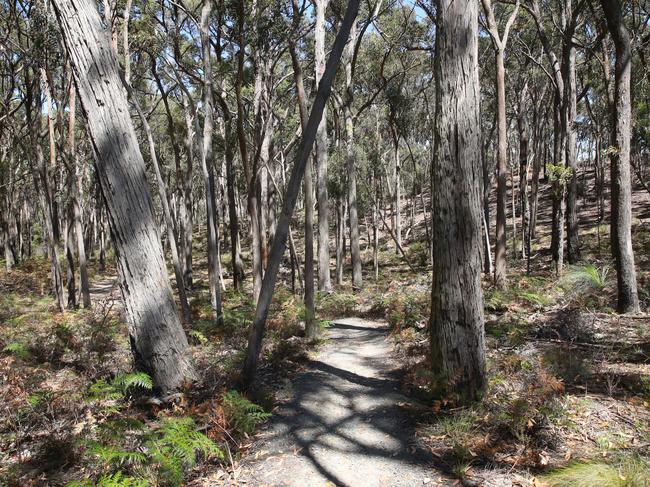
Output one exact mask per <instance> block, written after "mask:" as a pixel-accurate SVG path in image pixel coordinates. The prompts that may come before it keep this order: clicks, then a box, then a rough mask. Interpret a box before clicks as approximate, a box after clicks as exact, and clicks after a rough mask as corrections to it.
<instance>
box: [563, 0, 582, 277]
mask: <svg viewBox="0 0 650 487" xmlns="http://www.w3.org/2000/svg"><path fill="white" fill-rule="evenodd" d="M564 16H565V17H566V19H567V20H566V22H567V25H566V27H565V29H564V31H565V33H564V37H565V38H564V49H563V53H562V69H563V78H564V80H565V83H564V103H563V106H564V110H563V116H562V128H563V131H564V139H565V141H566V145H565V157H564V158H565V161H566V162H565V164H566V167H567V168H569V169H571V175H570V178H569V181H568V182H567V189H566V214H567V219H566V225H567V260H568V261H569V263H570V264H575V263H576V262H578V260H580V238H579V235H578V162H577V159H576V129H575V120H576V116H577V106H576V96H577V93H576V92H577V88H576V47H575V43H574V40H573V34H574V32H575V22H576V21H577V16H576V15H575V14H574V12H573V1H572V0H564ZM561 221H563V220H561Z"/></svg>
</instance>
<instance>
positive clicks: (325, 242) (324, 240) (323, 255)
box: [314, 0, 332, 292]
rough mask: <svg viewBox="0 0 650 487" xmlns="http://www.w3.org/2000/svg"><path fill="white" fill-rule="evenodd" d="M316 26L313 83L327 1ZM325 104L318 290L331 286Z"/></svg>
mask: <svg viewBox="0 0 650 487" xmlns="http://www.w3.org/2000/svg"><path fill="white" fill-rule="evenodd" d="M314 3H315V4H316V25H315V27H314V40H315V49H314V64H315V70H316V86H318V84H319V83H320V80H321V78H322V76H323V72H324V71H325V10H326V9H327V4H328V3H329V0H315V2H314ZM327 150H328V140H327V107H325V108H324V109H323V117H322V118H321V121H320V124H319V125H318V132H317V134H316V152H315V153H316V172H317V176H318V177H317V184H316V200H317V203H318V290H319V291H325V292H328V291H330V290H331V289H332V281H331V276H330V244H329V238H330V235H329V196H328V194H327V163H328V161H327Z"/></svg>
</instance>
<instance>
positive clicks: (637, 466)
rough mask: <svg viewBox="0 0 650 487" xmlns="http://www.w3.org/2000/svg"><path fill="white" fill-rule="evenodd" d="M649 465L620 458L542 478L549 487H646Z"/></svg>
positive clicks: (550, 474) (571, 467)
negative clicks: (612, 462) (569, 486)
mask: <svg viewBox="0 0 650 487" xmlns="http://www.w3.org/2000/svg"><path fill="white" fill-rule="evenodd" d="M648 478H650V465H648V463H647V462H646V461H644V460H641V459H640V458H636V457H629V458H622V459H621V460H619V461H618V462H616V463H614V464H608V463H603V462H581V463H574V464H572V465H568V466H566V467H563V468H560V469H558V470H555V471H553V472H550V473H548V474H546V475H544V476H543V478H542V479H543V481H544V485H548V486H549V487H564V486H567V485H571V486H574V487H647V485H648Z"/></svg>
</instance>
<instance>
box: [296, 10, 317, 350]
mask: <svg viewBox="0 0 650 487" xmlns="http://www.w3.org/2000/svg"><path fill="white" fill-rule="evenodd" d="M293 15H294V26H295V27H296V28H297V27H298V25H299V24H298V22H299V17H298V15H299V14H298V7H297V5H296V4H295V3H294V9H293ZM289 52H290V53H291V63H292V66H293V77H294V81H295V83H296V93H297V98H298V108H299V111H300V127H301V130H302V132H303V133H304V131H305V130H306V128H307V119H308V117H309V115H308V113H307V96H306V95H305V86H304V84H303V80H302V68H301V66H300V60H299V59H298V53H297V51H296V46H295V44H294V42H293V40H289ZM319 126H320V124H319ZM316 137H318V130H317V131H316ZM311 171H312V162H311V157H310V158H309V160H308V161H307V165H306V167H305V176H304V189H305V296H304V304H305V311H306V313H305V315H306V316H305V335H306V336H307V338H315V337H316V334H317V332H318V328H317V326H316V305H315V302H314V201H313V192H314V189H313V187H312V174H311Z"/></svg>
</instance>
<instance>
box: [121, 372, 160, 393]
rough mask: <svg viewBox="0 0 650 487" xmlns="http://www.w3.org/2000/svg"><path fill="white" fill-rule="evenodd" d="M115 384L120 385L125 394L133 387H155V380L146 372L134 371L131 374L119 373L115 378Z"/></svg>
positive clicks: (148, 388)
mask: <svg viewBox="0 0 650 487" xmlns="http://www.w3.org/2000/svg"><path fill="white" fill-rule="evenodd" d="M113 385H115V386H116V387H119V388H120V389H121V390H122V391H123V392H124V393H125V394H126V393H127V392H128V391H130V390H133V389H146V390H148V391H150V390H152V389H153V381H152V380H151V377H149V376H148V375H147V374H145V373H144V372H133V373H130V374H122V375H118V376H117V377H115V379H113Z"/></svg>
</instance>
